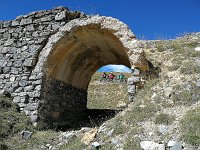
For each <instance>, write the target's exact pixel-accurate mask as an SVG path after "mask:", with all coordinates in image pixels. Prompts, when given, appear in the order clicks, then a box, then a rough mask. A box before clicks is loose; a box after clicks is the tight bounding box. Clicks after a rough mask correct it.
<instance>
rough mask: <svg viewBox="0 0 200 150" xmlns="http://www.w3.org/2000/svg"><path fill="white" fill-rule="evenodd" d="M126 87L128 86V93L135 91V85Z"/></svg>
mask: <svg viewBox="0 0 200 150" xmlns="http://www.w3.org/2000/svg"><path fill="white" fill-rule="evenodd" d="M127 88H128V93H132V94H134V93H136V87H135V85H128V86H127Z"/></svg>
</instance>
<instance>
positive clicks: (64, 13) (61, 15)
mask: <svg viewBox="0 0 200 150" xmlns="http://www.w3.org/2000/svg"><path fill="white" fill-rule="evenodd" d="M66 17H67V11H62V12H60V13H58V14H57V15H56V16H55V20H57V21H61V20H64V19H66Z"/></svg>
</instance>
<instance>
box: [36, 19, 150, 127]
mask: <svg viewBox="0 0 200 150" xmlns="http://www.w3.org/2000/svg"><path fill="white" fill-rule="evenodd" d="M107 64H123V65H126V66H128V67H130V68H134V67H138V68H140V69H142V70H146V69H147V67H148V66H147V61H146V59H145V57H144V52H143V50H142V49H140V48H139V47H138V41H137V39H136V37H135V35H134V34H133V33H132V32H131V30H130V29H129V28H128V26H127V25H125V24H124V23H122V22H120V21H119V20H117V19H114V18H111V17H102V16H101V17H100V16H93V17H89V18H83V19H75V20H72V21H70V22H69V23H67V24H66V25H65V26H63V27H61V28H60V29H59V31H58V32H57V33H56V34H54V35H52V36H51V37H50V39H49V41H48V43H47V45H46V46H45V47H44V48H43V50H42V51H41V53H40V56H39V61H38V63H37V65H36V67H35V69H34V70H33V74H35V73H37V72H42V73H43V81H42V88H41V89H42V90H41V103H40V108H39V117H40V120H41V121H42V122H43V123H46V125H48V126H50V127H53V126H57V125H60V126H65V125H66V126H72V125H73V124H76V123H77V120H79V118H83V117H84V111H85V110H86V109H87V108H86V104H87V87H88V84H89V82H90V79H91V77H92V75H93V74H94V73H95V72H96V71H97V70H98V69H99V68H100V67H102V66H104V65H107Z"/></svg>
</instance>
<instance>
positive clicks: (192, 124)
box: [181, 107, 200, 146]
mask: <svg viewBox="0 0 200 150" xmlns="http://www.w3.org/2000/svg"><path fill="white" fill-rule="evenodd" d="M181 133H182V139H183V140H184V141H186V142H188V143H190V144H192V145H194V146H199V145H200V107H198V108H196V109H193V110H191V111H189V112H187V113H186V114H185V116H184V117H183V119H182V120H181Z"/></svg>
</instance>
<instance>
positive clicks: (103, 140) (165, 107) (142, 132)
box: [0, 33, 200, 150]
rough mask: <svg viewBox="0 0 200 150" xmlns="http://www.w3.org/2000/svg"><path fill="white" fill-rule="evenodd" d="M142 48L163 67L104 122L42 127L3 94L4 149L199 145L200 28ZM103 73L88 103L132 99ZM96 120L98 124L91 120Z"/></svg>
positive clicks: (102, 105)
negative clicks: (28, 133)
mask: <svg viewBox="0 0 200 150" xmlns="http://www.w3.org/2000/svg"><path fill="white" fill-rule="evenodd" d="M141 47H142V48H143V49H144V51H145V54H146V57H147V58H148V60H149V61H151V62H152V63H153V65H155V66H157V67H159V68H160V70H161V72H160V73H159V78H157V79H153V80H148V81H147V82H146V84H145V87H144V88H143V89H141V90H139V91H138V92H137V94H136V97H135V98H134V100H133V102H131V103H129V105H128V107H127V108H125V109H124V110H123V111H121V112H119V113H117V114H116V115H115V116H114V117H113V118H111V119H110V117H109V116H108V120H107V121H105V122H104V123H103V124H102V125H100V126H96V127H83V128H82V129H81V130H74V131H54V130H46V131H41V130H39V129H38V128H37V127H33V126H32V125H30V124H29V123H28V122H27V118H26V117H24V115H23V114H19V112H18V111H17V108H16V107H15V106H14V105H13V104H12V103H11V101H10V99H9V98H6V99H5V97H4V98H1V101H0V104H1V105H0V106H1V107H0V111H1V116H0V117H1V120H0V121H1V122H0V127H1V128H0V129H1V132H0V133H1V137H0V139H1V141H2V142H0V144H1V145H2V148H1V149H7V148H9V149H27V150H29V149H35V150H36V149H63V150H82V149H90V147H92V145H93V147H95V146H96V149H98V147H101V148H100V149H101V150H140V149H141V148H143V149H144V150H154V149H159V150H165V148H166V149H174V150H175V149H176V150H179V149H185V150H186V149H187V150H198V149H200V103H199V99H200V33H191V34H187V35H185V36H183V37H180V38H177V39H175V40H156V41H141ZM126 76H129V75H128V74H127V75H126ZM98 77H99V74H95V75H94V76H93V78H92V81H91V82H90V85H89V88H88V107H89V108H91V109H117V104H118V103H119V102H120V101H122V102H126V103H127V102H128V97H127V94H126V93H127V90H126V84H123V83H122V84H121V83H120V84H118V83H117V84H113V83H99V81H98V80H99V78H98ZM109 89H112V90H111V91H110V90H109ZM7 103H8V104H7ZM5 114H10V115H5ZM13 115H14V117H13ZM21 115H22V116H21ZM91 124H93V126H95V122H92V120H91ZM9 125H10V126H9ZM7 128H9V129H7ZM22 130H28V131H31V132H33V134H32V137H31V138H28V139H24V138H21V136H20V135H19V133H20V132H21V131H22ZM4 132H6V133H4ZM172 143H173V144H172ZM98 144H99V145H98Z"/></svg>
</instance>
